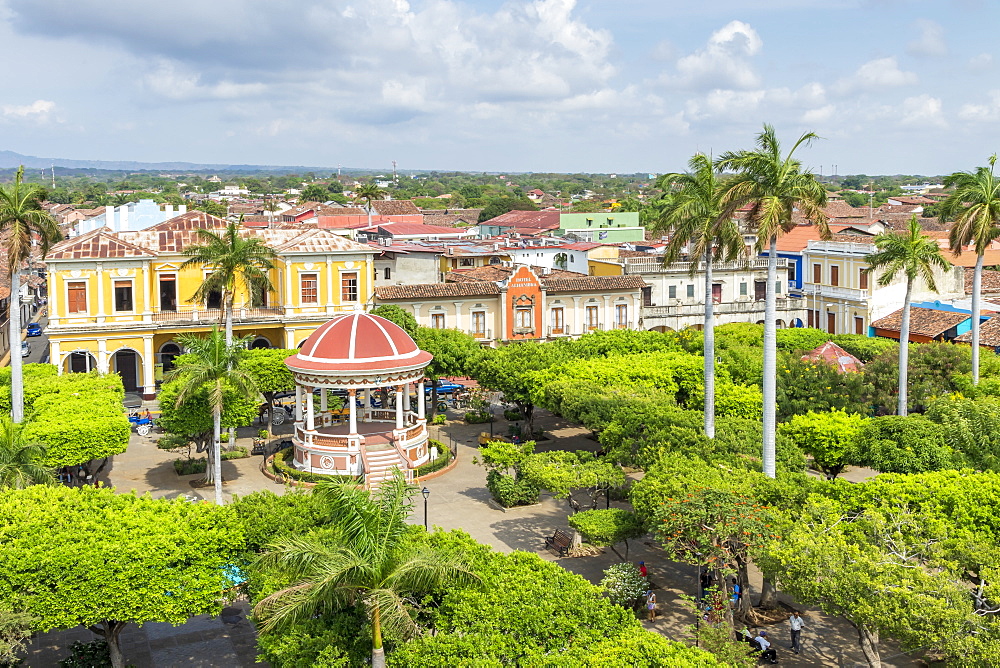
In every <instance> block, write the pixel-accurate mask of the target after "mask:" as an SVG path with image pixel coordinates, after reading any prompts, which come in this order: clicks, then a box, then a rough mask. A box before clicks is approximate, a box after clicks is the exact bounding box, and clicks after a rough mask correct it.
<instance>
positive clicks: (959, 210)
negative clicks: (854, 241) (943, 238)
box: [940, 153, 1000, 385]
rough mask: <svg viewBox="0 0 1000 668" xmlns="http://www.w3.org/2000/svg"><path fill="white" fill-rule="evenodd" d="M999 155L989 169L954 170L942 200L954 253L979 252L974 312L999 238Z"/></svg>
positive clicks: (975, 357)
mask: <svg viewBox="0 0 1000 668" xmlns="http://www.w3.org/2000/svg"><path fill="white" fill-rule="evenodd" d="M996 162H997V156H996V154H995V153H994V154H993V155H991V156H990V159H989V163H990V166H989V168H986V167H977V168H976V171H974V172H955V173H954V174H951V175H950V176H948V177H946V178H945V180H944V185H945V187H946V188H954V190H953V191H952V192H951V194H950V195H948V198H947V199H945V200H944V202H942V203H941V211H940V213H941V216H943V217H945V218H948V219H951V220H954V221H955V222H954V223H953V224H952V226H951V231H950V233H949V235H948V241H949V244H950V245H951V250H952V252H953V253H955V255H961V254H962V251H963V250H964V249H965V247H966V246H968V245H969V244H972V245H973V250H974V251H975V253H976V268H975V269H974V270H973V274H972V312H973V313H975V314H978V313H980V306H979V304H980V299H981V298H982V282H983V260H984V257H985V255H986V251H987V249H989V247H990V244H991V243H992V242H993V241H995V240H996V239H997V238H998V237H1000V179H998V178H997V177H996V176H995V175H994V173H993V169H994V167H995V166H996ZM978 383H979V318H978V317H976V318H973V319H972V384H973V385H976V384H978Z"/></svg>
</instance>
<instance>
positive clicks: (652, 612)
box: [646, 589, 656, 622]
mask: <svg viewBox="0 0 1000 668" xmlns="http://www.w3.org/2000/svg"><path fill="white" fill-rule="evenodd" d="M646 610H647V611H648V612H649V621H651V622H655V621H656V594H654V593H653V590H652V589H650V590H649V591H647V592H646Z"/></svg>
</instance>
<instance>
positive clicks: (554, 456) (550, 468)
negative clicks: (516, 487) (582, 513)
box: [521, 450, 625, 513]
mask: <svg viewBox="0 0 1000 668" xmlns="http://www.w3.org/2000/svg"><path fill="white" fill-rule="evenodd" d="M521 476H522V477H523V478H524V479H525V480H528V481H529V482H531V483H533V484H535V485H537V486H538V487H541V488H542V489H547V490H549V492H551V493H552V496H554V497H555V498H557V499H566V502H567V503H568V504H569V507H570V509H572V511H573V512H574V513H575V512H577V511H578V510H580V508H581V505H580V502H579V501H577V500H576V498H575V496H574V493H575V492H576V491H578V490H584V491H586V493H587V494H588V495H589V496H590V508H591V510H593V509H596V508H597V501H598V499H599V498H600V497H601V495H602V494H607V493H608V490H609V489H610V488H612V487H621V486H622V485H624V484H625V473H624V471H622V468H621V467H620V466H618V465H617V464H614V463H611V462H606V461H602V460H600V459H598V458H597V457H595V456H594V455H593V454H592V453H590V452H587V451H586V450H578V451H576V452H567V451H565V450H554V451H550V452H537V453H534V454H532V455H529V456H528V457H526V458H525V460H524V462H523V463H522V464H521Z"/></svg>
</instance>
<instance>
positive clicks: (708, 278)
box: [703, 248, 715, 438]
mask: <svg viewBox="0 0 1000 668" xmlns="http://www.w3.org/2000/svg"><path fill="white" fill-rule="evenodd" d="M704 329H705V332H704V333H705V343H704V348H703V352H704V355H705V435H706V436H708V437H709V438H715V303H714V302H713V301H712V249H711V248H708V250H706V251H705V327H704Z"/></svg>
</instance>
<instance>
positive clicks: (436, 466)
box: [414, 440, 452, 478]
mask: <svg viewBox="0 0 1000 668" xmlns="http://www.w3.org/2000/svg"><path fill="white" fill-rule="evenodd" d="M431 448H437V449H438V457H437V459H435V460H434V461H430V462H427V463H426V464H424V465H422V466H418V467H417V470H416V471H415V472H414V473H415V475H416V476H417V477H418V478H419V477H420V476H422V475H427V474H428V473H434V472H435V471H440V470H441V469H443V468H444V467H445V466H447V465H448V464H450V463H451V460H452V453H451V450H450V449H448V446H446V445H445V444H444V443H441V442H440V441H435V440H430V441H428V442H427V449H428V450H430V449H431Z"/></svg>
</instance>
